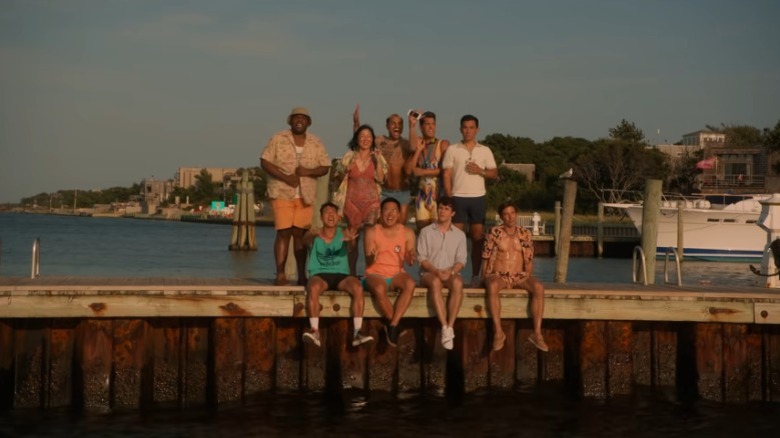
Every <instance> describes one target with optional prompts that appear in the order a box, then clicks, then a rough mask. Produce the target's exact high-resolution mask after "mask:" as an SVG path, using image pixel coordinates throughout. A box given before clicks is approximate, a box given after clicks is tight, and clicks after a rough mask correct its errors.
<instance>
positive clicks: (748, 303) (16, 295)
mask: <svg viewBox="0 0 780 438" xmlns="http://www.w3.org/2000/svg"><path fill="white" fill-rule="evenodd" d="M53 287H54V286H50V288H53ZM188 287H189V289H183V290H179V289H177V290H169V288H168V287H164V286H160V285H149V286H146V289H144V288H143V287H141V286H137V287H129V286H128V287H126V288H125V289H119V290H112V289H110V288H107V287H105V286H104V287H100V286H91V287H87V286H84V288H83V289H78V290H67V289H65V290H54V289H48V290H44V291H32V290H31V291H8V292H5V294H7V295H8V296H9V297H12V298H13V299H10V300H6V301H0V318H45V317H74V318H76V317H79V318H108V317H116V318H147V317H228V316H270V317H276V316H278V317H289V316H303V314H302V313H301V312H300V311H297V310H296V309H298V308H299V307H300V305H301V304H302V303H303V300H305V294H304V292H303V290H302V288H298V289H296V288H295V287H286V288H284V287H278V286H277V287H272V286H255V287H254V288H251V289H247V288H244V289H241V288H238V290H232V289H228V287H227V286H221V287H224V289H220V286H211V288H209V286H208V285H203V286H199V288H195V287H194V286H188ZM590 287H591V289H586V288H583V287H580V288H572V289H565V290H558V291H556V290H554V289H551V290H548V291H547V292H546V309H545V318H546V319H548V320H551V319H579V320H635V321H693V322H732V323H753V322H754V321H758V322H764V323H769V322H771V321H775V319H774V318H780V311H778V309H779V308H780V297H777V296H776V295H770V294H766V293H762V292H751V293H742V294H739V293H733V292H732V293H727V292H725V291H724V292H717V293H715V292H706V290H705V289H702V290H701V291H700V292H698V291H697V292H693V291H688V290H685V289H682V288H678V289H674V290H670V289H658V288H649V289H640V290H636V289H632V288H628V287H624V289H620V287H619V286H615V285H611V286H610V285H607V286H605V285H598V286H590ZM0 296H2V295H0ZM296 305H298V306H299V307H296ZM527 305H528V298H527V296H526V295H525V294H516V293H510V292H505V293H502V307H503V310H502V316H504V317H505V318H506V319H525V318H528V316H529V315H528V308H527V307H528V306H527ZM349 306H350V298H349V296H346V295H345V294H339V293H331V292H329V293H328V295H327V296H326V298H325V299H323V312H322V314H321V316H322V317H323V318H329V317H345V316H347V314H348V309H349ZM483 307H484V291H482V290H481V289H467V290H466V295H465V298H464V302H463V305H462V307H461V309H462V310H461V317H463V318H487V313H486V312H484V310H482V308H483ZM754 312H758V313H757V314H754ZM764 312H766V314H767V316H766V317H762V316H760V315H761V314H763V313H764ZM431 315H432V310H431V309H430V307H429V303H428V301H427V298H426V292H425V289H417V290H416V291H415V296H414V298H413V300H412V303H411V305H410V308H409V310H408V311H407V313H406V315H405V316H406V317H409V318H428V317H430V316H431ZM365 317H367V318H372V317H378V313H377V311H376V309H375V308H374V306H373V305H368V306H366V311H365ZM774 323H777V322H774Z"/></svg>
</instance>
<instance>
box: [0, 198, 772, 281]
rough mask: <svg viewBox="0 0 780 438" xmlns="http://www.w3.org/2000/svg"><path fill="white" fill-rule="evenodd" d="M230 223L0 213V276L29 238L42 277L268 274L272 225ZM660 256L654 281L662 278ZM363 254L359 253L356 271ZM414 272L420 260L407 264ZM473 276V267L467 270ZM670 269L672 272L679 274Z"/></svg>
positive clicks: (625, 271)
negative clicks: (233, 237)
mask: <svg viewBox="0 0 780 438" xmlns="http://www.w3.org/2000/svg"><path fill="white" fill-rule="evenodd" d="M230 232H231V227H230V226H229V225H218V224H202V223H199V224H196V223H189V222H177V221H164V220H141V219H126V218H92V217H74V216H51V215H37V214H14V213H5V214H3V213H0V275H3V276H29V275H30V271H31V262H32V245H33V241H34V240H35V239H36V238H40V241H41V262H40V274H41V275H42V276H47V275H50V276H90V277H201V278H231V277H235V278H246V279H257V280H268V281H270V280H271V279H272V278H273V276H274V273H275V267H274V263H273V252H272V246H273V240H274V230H273V228H271V227H257V245H258V250H257V251H229V250H228V245H229V243H230ZM683 265H684V266H683V270H682V271H683V284H717V285H733V286H756V285H758V284H759V278H758V277H757V276H755V275H753V274H752V273H751V272H750V270H749V268H748V265H747V264H745V263H724V262H699V261H686V262H684V264H683ZM663 266H664V263H663V261H662V260H658V261H657V262H656V284H660V283H662V282H663ZM631 269H632V262H631V259H627V258H626V259H620V258H603V259H598V258H591V257H583V258H570V259H569V266H568V270H567V271H568V275H567V279H566V280H567V282H569V283H588V282H590V283H630V282H631V281H632V275H631ZM362 270H363V257H362V256H361V257H359V258H358V272H362ZM408 270H409V272H410V273H413V274H415V277H416V273H417V268H416V267H410V268H408ZM534 270H535V271H534V274H535V275H536V276H537V277H539V278H540V279H541V280H542V281H543V282H552V281H553V277H554V274H555V258H551V257H539V258H537V259H535V261H534ZM464 274H465V275H467V277H466V278H468V277H469V276H470V266H467V268H466V271H465V272H464ZM674 275H675V274H674V270H673V269H672V268H670V271H669V278H670V280H672V279H673V278H674Z"/></svg>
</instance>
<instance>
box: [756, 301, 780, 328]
mask: <svg viewBox="0 0 780 438" xmlns="http://www.w3.org/2000/svg"><path fill="white" fill-rule="evenodd" d="M754 313H755V322H756V323H757V324H780V303H766V302H757V303H755V304H754Z"/></svg>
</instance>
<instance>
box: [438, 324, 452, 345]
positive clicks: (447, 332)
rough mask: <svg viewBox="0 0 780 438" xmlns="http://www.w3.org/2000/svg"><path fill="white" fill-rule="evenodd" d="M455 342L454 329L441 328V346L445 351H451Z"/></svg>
mask: <svg viewBox="0 0 780 438" xmlns="http://www.w3.org/2000/svg"><path fill="white" fill-rule="evenodd" d="M454 340H455V329H453V328H452V327H449V326H446V325H445V326H444V327H442V328H441V345H442V347H444V349H445V350H452V347H453V345H454V342H453V341H454Z"/></svg>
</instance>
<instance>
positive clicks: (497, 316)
mask: <svg viewBox="0 0 780 438" xmlns="http://www.w3.org/2000/svg"><path fill="white" fill-rule="evenodd" d="M503 284H504V283H503V282H502V281H501V279H500V278H499V277H497V276H489V277H488V278H486V279H485V294H487V302H488V311H489V312H490V320H491V321H492V322H493V330H494V331H495V333H503V330H502V329H501V299H500V295H499V294H500V292H501V288H502V286H503Z"/></svg>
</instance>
